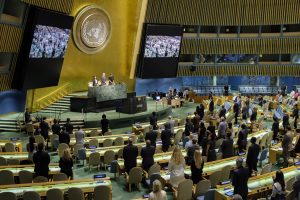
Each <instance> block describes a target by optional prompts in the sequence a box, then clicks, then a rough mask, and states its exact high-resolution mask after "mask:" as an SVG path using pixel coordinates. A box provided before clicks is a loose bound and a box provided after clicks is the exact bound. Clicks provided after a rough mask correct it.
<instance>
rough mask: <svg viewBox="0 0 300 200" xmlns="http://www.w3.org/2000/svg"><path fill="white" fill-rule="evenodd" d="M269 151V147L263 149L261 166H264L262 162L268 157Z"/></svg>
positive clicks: (260, 157)
mask: <svg viewBox="0 0 300 200" xmlns="http://www.w3.org/2000/svg"><path fill="white" fill-rule="evenodd" d="M268 151H269V150H268V149H264V150H262V151H261V153H260V156H259V166H260V167H261V166H262V162H263V161H264V160H266V159H267V156H268Z"/></svg>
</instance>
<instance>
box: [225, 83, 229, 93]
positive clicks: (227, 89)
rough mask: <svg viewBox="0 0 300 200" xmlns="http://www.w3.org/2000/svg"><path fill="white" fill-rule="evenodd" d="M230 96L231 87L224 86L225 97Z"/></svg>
mask: <svg viewBox="0 0 300 200" xmlns="http://www.w3.org/2000/svg"><path fill="white" fill-rule="evenodd" d="M228 94H229V86H228V85H224V95H225V96H228Z"/></svg>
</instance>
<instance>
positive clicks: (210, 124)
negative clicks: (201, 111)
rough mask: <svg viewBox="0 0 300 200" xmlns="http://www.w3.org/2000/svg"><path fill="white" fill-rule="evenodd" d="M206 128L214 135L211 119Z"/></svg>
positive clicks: (214, 129) (214, 130) (214, 128)
mask: <svg viewBox="0 0 300 200" xmlns="http://www.w3.org/2000/svg"><path fill="white" fill-rule="evenodd" d="M207 130H208V131H209V132H211V133H212V134H214V135H215V134H216V127H215V126H214V124H213V122H212V121H209V126H208V127H207Z"/></svg>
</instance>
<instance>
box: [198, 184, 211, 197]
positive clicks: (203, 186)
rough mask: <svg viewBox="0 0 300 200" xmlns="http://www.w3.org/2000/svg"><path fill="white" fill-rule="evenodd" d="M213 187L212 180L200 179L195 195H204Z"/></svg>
mask: <svg viewBox="0 0 300 200" xmlns="http://www.w3.org/2000/svg"><path fill="white" fill-rule="evenodd" d="M210 187H211V184H210V180H202V181H199V182H198V183H197V185H196V189H195V194H194V197H195V198H197V197H199V196H203V195H204V194H205V193H206V192H207V191H208V190H209V189H210Z"/></svg>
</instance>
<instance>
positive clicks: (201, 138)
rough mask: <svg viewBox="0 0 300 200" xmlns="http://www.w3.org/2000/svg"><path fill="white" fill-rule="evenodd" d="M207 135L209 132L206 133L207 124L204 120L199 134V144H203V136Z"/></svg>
mask: <svg viewBox="0 0 300 200" xmlns="http://www.w3.org/2000/svg"><path fill="white" fill-rule="evenodd" d="M206 136H207V133H206V127H205V124H204V122H201V123H200V131H199V134H198V144H199V146H202V141H203V138H204V137H206Z"/></svg>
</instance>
